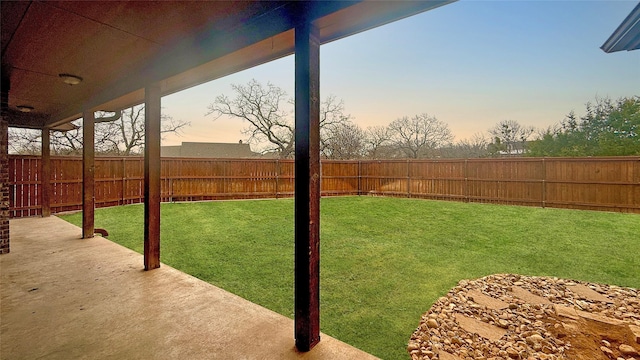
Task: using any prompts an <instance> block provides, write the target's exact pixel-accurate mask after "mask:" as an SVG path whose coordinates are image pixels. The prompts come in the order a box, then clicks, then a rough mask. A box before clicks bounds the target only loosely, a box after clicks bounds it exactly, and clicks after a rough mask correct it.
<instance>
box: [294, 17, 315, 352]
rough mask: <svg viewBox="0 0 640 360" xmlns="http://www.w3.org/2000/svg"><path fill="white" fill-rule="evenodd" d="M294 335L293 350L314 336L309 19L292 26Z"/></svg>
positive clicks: (312, 33)
mask: <svg viewBox="0 0 640 360" xmlns="http://www.w3.org/2000/svg"><path fill="white" fill-rule="evenodd" d="M295 54H296V55H295V128H296V138H295V140H296V156H295V338H296V348H297V349H298V350H299V351H309V350H310V349H311V348H313V347H314V346H315V345H316V344H317V343H318V342H319V341H320V121H319V119H320V102H319V101H320V40H319V31H318V29H317V28H316V27H315V26H313V25H311V24H310V23H305V24H302V25H299V26H297V27H296V29H295Z"/></svg>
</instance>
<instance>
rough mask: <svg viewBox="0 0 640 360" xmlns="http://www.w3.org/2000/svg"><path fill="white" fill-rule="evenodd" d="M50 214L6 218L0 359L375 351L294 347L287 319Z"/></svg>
mask: <svg viewBox="0 0 640 360" xmlns="http://www.w3.org/2000/svg"><path fill="white" fill-rule="evenodd" d="M81 232H82V230H81V229H80V228H78V227H76V226H74V225H71V224H69V223H67V222H65V221H64V220H61V219H59V218H57V217H55V216H52V217H47V218H24V219H15V220H11V246H12V251H11V253H9V254H5V255H3V256H1V257H0V286H1V288H2V292H1V295H0V296H1V298H0V301H1V303H2V307H1V312H0V318H2V321H1V325H0V334H2V341H1V342H0V344H1V348H0V355H1V356H0V357H2V358H3V359H4V358H6V359H41V358H46V359H375V357H374V356H372V355H369V354H367V353H365V352H362V351H360V350H358V349H356V348H354V347H352V346H350V345H347V344H345V343H343V342H341V341H338V340H336V339H334V338H332V337H330V336H328V335H325V334H322V335H321V337H322V341H321V342H320V343H319V344H318V345H317V346H316V347H315V348H314V349H313V351H310V352H306V353H301V352H299V351H297V350H296V348H295V344H294V339H293V337H292V336H291V334H293V327H294V324H293V320H291V319H289V318H287V317H285V316H282V315H280V314H277V313H275V312H273V311H271V310H268V309H265V308H263V307H261V306H258V305H256V304H254V303H251V302H249V301H247V300H245V299H242V298H241V297H238V296H236V295H233V294H231V293H229V292H227V291H224V290H222V289H220V288H217V287H215V286H213V285H211V284H209V283H206V282H204V281H201V280H199V279H196V278H194V277H192V276H190V275H187V274H185V273H183V272H180V271H178V270H176V269H173V268H171V267H169V266H167V265H164V264H162V266H161V267H160V268H159V269H157V270H155V271H143V270H142V267H141V266H140V264H141V263H142V260H143V259H142V255H140V254H138V253H136V252H134V251H132V250H129V249H127V248H124V247H122V246H120V245H117V244H115V243H113V242H111V241H109V240H107V239H103V238H102V237H95V238H93V239H92V240H91V241H86V240H82V239H81V238H80V234H81Z"/></svg>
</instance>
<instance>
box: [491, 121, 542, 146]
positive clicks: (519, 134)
mask: <svg viewBox="0 0 640 360" xmlns="http://www.w3.org/2000/svg"><path fill="white" fill-rule="evenodd" d="M535 131H536V129H535V128H534V127H533V126H524V125H520V123H518V122H517V121H515V120H503V121H501V122H499V123H497V124H496V126H494V127H493V128H491V129H489V133H490V134H491V135H492V136H493V138H494V142H493V144H491V145H492V146H491V147H492V148H495V149H498V150H499V151H504V152H506V153H507V154H514V153H516V152H518V151H519V150H522V151H524V149H525V145H526V142H527V141H528V140H529V139H530V138H531V136H532V135H533V133H534V132H535Z"/></svg>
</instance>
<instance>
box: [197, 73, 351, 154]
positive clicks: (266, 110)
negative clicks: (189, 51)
mask: <svg viewBox="0 0 640 360" xmlns="http://www.w3.org/2000/svg"><path fill="white" fill-rule="evenodd" d="M231 88H232V90H233V92H234V94H235V97H234V98H230V97H228V96H227V95H224V94H223V95H219V96H217V97H216V98H215V100H214V102H213V103H211V104H209V106H208V107H207V109H208V111H207V113H206V115H213V116H214V120H215V119H219V118H220V117H221V116H223V115H224V116H228V117H232V118H240V119H242V120H245V121H247V122H248V123H249V124H248V126H247V127H246V128H245V129H244V130H243V133H244V134H245V135H247V136H248V141H249V142H250V143H254V144H263V149H262V152H263V153H266V152H276V153H278V154H279V156H280V157H282V158H289V157H292V156H293V153H294V149H295V148H294V145H295V143H294V141H295V139H294V136H295V128H294V124H293V120H292V116H291V115H292V113H293V109H292V106H293V100H290V99H289V100H288V99H287V93H286V92H285V91H284V90H283V89H281V88H280V87H278V86H275V85H273V84H272V83H270V82H268V83H267V85H266V86H263V85H262V84H261V83H260V82H258V81H257V80H255V79H253V80H251V81H249V82H248V83H247V84H246V85H239V84H233V85H231ZM350 119H351V116H350V115H347V114H345V113H344V103H343V101H342V100H340V101H338V100H337V99H336V98H335V97H334V96H329V97H328V98H327V99H326V100H324V101H323V102H322V104H321V108H320V136H321V138H326V137H327V136H328V134H330V133H331V132H333V131H335V130H336V129H337V128H339V127H340V126H342V125H343V124H346V123H348V122H349V121H350ZM324 146H325V144H324V141H321V148H324ZM321 150H322V149H321Z"/></svg>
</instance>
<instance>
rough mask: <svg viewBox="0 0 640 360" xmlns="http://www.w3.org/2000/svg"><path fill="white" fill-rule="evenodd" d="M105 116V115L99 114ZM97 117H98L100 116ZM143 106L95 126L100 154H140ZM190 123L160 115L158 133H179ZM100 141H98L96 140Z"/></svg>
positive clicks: (132, 108)
mask: <svg viewBox="0 0 640 360" xmlns="http://www.w3.org/2000/svg"><path fill="white" fill-rule="evenodd" d="M100 115H101V116H106V114H100ZM100 115H99V116H100ZM144 121H145V113H144V105H137V106H133V107H131V108H128V109H125V110H123V111H122V115H121V116H120V117H119V118H117V119H116V120H114V121H110V122H104V123H98V124H96V144H101V146H102V152H104V153H112V154H117V155H125V156H128V155H132V154H141V153H142V151H143V149H144V140H145V139H144ZM190 125H191V123H189V122H186V121H182V120H176V119H174V118H173V117H171V116H168V115H165V114H162V115H161V122H160V133H161V134H167V133H176V134H180V132H181V131H182V130H183V129H184V128H185V127H187V126H190ZM98 139H100V140H98Z"/></svg>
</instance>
